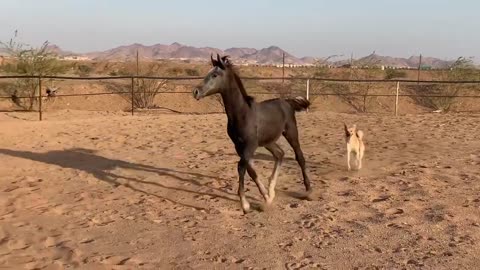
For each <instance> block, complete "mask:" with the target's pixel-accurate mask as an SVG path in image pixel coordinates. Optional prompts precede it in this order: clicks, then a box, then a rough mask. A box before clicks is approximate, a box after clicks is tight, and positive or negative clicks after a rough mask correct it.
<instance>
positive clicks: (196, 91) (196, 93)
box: [192, 87, 202, 100]
mask: <svg viewBox="0 0 480 270" xmlns="http://www.w3.org/2000/svg"><path fill="white" fill-rule="evenodd" d="M192 93H193V97H194V98H195V99H196V100H200V99H201V98H202V94H201V91H200V88H198V87H195V89H193V92H192Z"/></svg>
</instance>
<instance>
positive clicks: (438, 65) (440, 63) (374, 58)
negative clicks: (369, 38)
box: [354, 53, 453, 69]
mask: <svg viewBox="0 0 480 270" xmlns="http://www.w3.org/2000/svg"><path fill="white" fill-rule="evenodd" d="M419 60H420V57H418V56H411V57H410V58H399V57H391V56H381V55H378V54H376V53H372V54H370V55H368V56H365V57H362V58H360V59H357V60H355V61H354V65H357V66H380V65H383V66H389V67H396V68H417V67H418V64H419ZM452 63H453V61H446V60H441V59H438V58H434V57H422V66H429V67H431V68H435V69H442V68H448V67H449V66H450V65H451V64H452Z"/></svg>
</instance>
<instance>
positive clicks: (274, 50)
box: [85, 43, 306, 65]
mask: <svg viewBox="0 0 480 270" xmlns="http://www.w3.org/2000/svg"><path fill="white" fill-rule="evenodd" d="M137 51H138V53H139V55H140V57H141V58H144V59H179V58H180V59H199V60H208V59H210V55H211V54H214V55H215V54H217V53H218V54H222V55H229V56H230V57H232V58H233V59H235V60H239V62H240V63H252V64H279V63H282V56H283V53H285V62H286V63H287V64H299V65H301V64H306V62H305V61H303V60H302V59H299V58H297V57H295V56H293V55H291V54H289V53H287V52H285V51H284V50H282V49H280V48H279V47H277V46H270V47H268V48H264V49H261V50H257V49H253V48H230V49H226V50H221V49H217V48H212V47H202V48H197V47H193V46H187V45H182V44H179V43H172V44H170V45H163V44H155V45H151V46H145V45H142V44H138V43H135V44H131V45H127V46H120V47H116V48H113V49H110V50H106V51H101V52H92V53H87V54H85V56H87V57H89V58H91V59H94V60H104V61H112V60H115V61H126V60H132V59H135V57H136V53H137Z"/></svg>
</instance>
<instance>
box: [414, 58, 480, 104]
mask: <svg viewBox="0 0 480 270" xmlns="http://www.w3.org/2000/svg"><path fill="white" fill-rule="evenodd" d="M479 78H480V73H479V71H478V70H477V69H475V66H474V64H473V60H472V59H471V58H465V57H463V56H461V57H458V58H457V60H456V61H454V62H453V63H452V64H451V65H450V66H449V69H448V71H446V72H445V73H443V76H442V80H447V81H462V80H465V81H469V80H478V79H479ZM468 87H469V86H465V85H460V84H455V83H452V84H428V85H415V86H410V87H409V91H410V92H411V93H412V94H413V96H412V99H413V100H414V101H415V102H416V103H417V104H419V105H421V106H424V107H427V108H430V109H434V110H440V111H443V112H448V111H450V110H451V109H452V106H453V105H454V104H455V103H456V102H457V101H458V98H457V97H458V95H459V93H460V91H461V90H467V89H468Z"/></svg>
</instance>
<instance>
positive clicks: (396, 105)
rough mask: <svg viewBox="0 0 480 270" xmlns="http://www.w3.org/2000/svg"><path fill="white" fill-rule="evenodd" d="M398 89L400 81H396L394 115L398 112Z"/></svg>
mask: <svg viewBox="0 0 480 270" xmlns="http://www.w3.org/2000/svg"><path fill="white" fill-rule="evenodd" d="M399 90H400V82H399V81H397V93H396V95H395V116H397V114H398V92H399Z"/></svg>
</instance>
